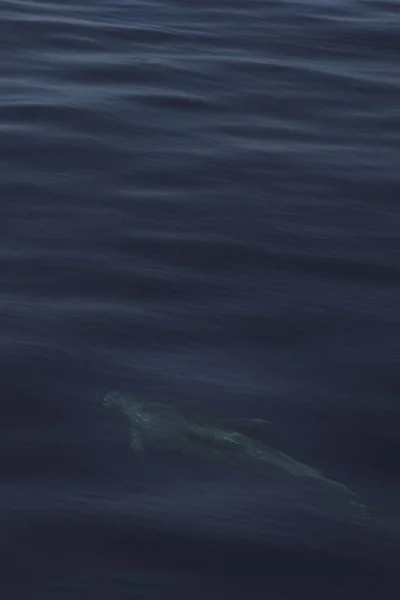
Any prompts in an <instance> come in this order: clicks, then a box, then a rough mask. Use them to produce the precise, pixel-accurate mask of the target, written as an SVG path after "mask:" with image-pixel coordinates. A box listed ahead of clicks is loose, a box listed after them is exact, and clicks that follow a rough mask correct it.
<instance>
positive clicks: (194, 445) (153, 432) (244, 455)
mask: <svg viewBox="0 0 400 600" xmlns="http://www.w3.org/2000/svg"><path fill="white" fill-rule="evenodd" d="M103 402H104V405H105V406H111V405H115V406H116V407H118V408H119V409H120V410H122V412H123V413H124V414H125V415H126V416H127V417H128V419H129V421H130V424H131V448H132V449H133V450H134V451H137V452H141V451H143V450H144V445H145V444H146V443H149V444H153V445H154V444H156V445H159V444H160V443H161V445H162V447H163V448H172V449H175V450H178V451H180V452H182V453H184V454H191V455H194V456H198V457H202V458H208V459H210V458H213V459H216V460H219V461H222V462H226V463H229V464H231V465H249V466H252V467H257V468H261V469H262V470H263V472H264V471H265V470H266V469H267V468H270V469H277V470H279V471H281V472H286V473H289V474H290V475H292V476H295V477H302V478H307V479H309V480H314V482H319V483H321V484H323V485H326V486H328V487H331V488H332V489H335V490H337V491H339V492H341V493H344V494H345V495H346V496H347V497H348V499H349V501H350V503H351V504H352V505H353V506H355V507H356V508H357V509H359V511H360V514H361V518H362V519H363V520H365V519H367V518H369V517H370V514H371V513H370V511H369V509H368V508H367V507H366V506H364V505H363V504H360V503H359V502H357V501H356V500H355V493H354V492H353V491H352V490H350V489H349V488H348V487H347V486H345V485H343V484H342V483H339V482H337V481H335V480H333V479H329V478H327V477H325V476H324V475H323V473H322V472H321V471H319V470H318V469H315V468H313V467H310V466H308V465H306V464H303V463H301V462H298V461H296V460H294V459H293V458H291V457H290V456H288V455H287V454H284V453H283V452H281V451H279V450H276V449H275V448H273V447H272V446H269V445H267V444H265V443H264V442H262V441H260V440H258V439H256V437H252V436H253V435H254V434H255V433H257V428H260V427H264V425H267V424H268V423H269V422H268V421H264V420H263V419H244V420H243V419H221V420H217V421H211V420H208V419H207V418H205V417H199V416H191V417H190V418H189V417H187V416H184V415H182V414H180V413H177V412H176V411H175V410H174V409H173V408H172V407H170V406H167V405H164V404H159V403H156V402H140V401H138V400H136V399H135V398H134V397H132V396H130V395H126V394H120V393H119V392H109V393H108V394H107V395H106V396H105V398H104V401H103ZM239 430H241V431H239ZM243 431H245V432H243Z"/></svg>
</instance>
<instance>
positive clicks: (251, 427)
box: [219, 419, 271, 437]
mask: <svg viewBox="0 0 400 600" xmlns="http://www.w3.org/2000/svg"><path fill="white" fill-rule="evenodd" d="M219 422H220V423H221V424H222V425H223V426H224V427H230V428H232V429H234V430H235V431H237V432H238V433H243V434H244V435H248V436H253V437H254V436H255V435H257V433H261V432H263V431H264V428H265V427H266V426H267V425H269V424H270V422H271V421H266V420H265V419H219Z"/></svg>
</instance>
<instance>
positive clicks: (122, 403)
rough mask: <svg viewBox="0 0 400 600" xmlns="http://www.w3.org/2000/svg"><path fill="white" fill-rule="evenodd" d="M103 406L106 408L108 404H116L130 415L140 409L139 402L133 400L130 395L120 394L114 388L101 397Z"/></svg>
mask: <svg viewBox="0 0 400 600" xmlns="http://www.w3.org/2000/svg"><path fill="white" fill-rule="evenodd" d="M103 406H105V407H106V408H108V407H110V406H116V407H118V408H120V409H121V410H122V411H123V412H124V413H125V414H128V415H132V414H135V412H136V411H140V410H141V409H142V405H141V403H140V402H138V401H137V400H135V399H134V398H133V397H132V396H129V395H126V394H121V393H120V392H116V391H114V390H112V391H110V392H108V393H107V394H106V395H105V396H104V399H103Z"/></svg>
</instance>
